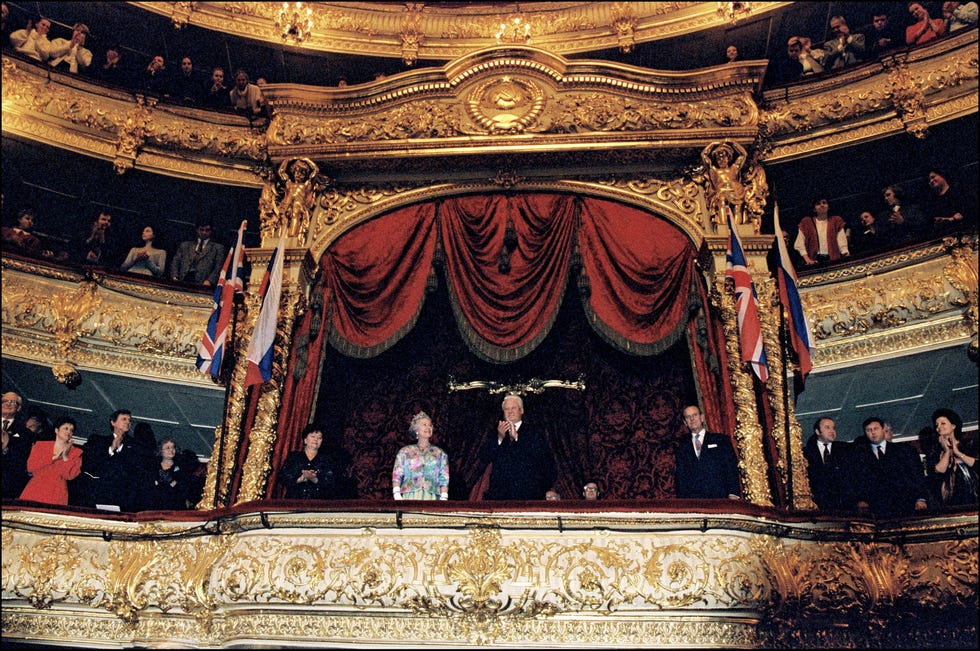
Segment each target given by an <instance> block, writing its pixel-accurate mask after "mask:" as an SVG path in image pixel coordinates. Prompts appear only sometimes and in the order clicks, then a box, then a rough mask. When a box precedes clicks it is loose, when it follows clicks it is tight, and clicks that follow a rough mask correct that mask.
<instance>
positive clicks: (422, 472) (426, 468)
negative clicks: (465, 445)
mask: <svg viewBox="0 0 980 651" xmlns="http://www.w3.org/2000/svg"><path fill="white" fill-rule="evenodd" d="M408 431H409V433H410V434H412V435H413V436H414V437H415V441H416V442H415V443H413V444H411V445H406V446H405V447H403V448H402V449H400V450H399V451H398V454H397V455H396V456H395V465H394V468H393V469H392V471H391V493H392V497H394V498H395V499H396V500H448V499H449V457H448V456H447V455H446V453H445V452H444V451H443V450H442V448H440V447H437V446H435V445H432V443H431V439H432V433H433V428H432V419H431V418H430V417H429V415H428V414H427V413H425V412H424V411H420V412H419V413H417V414H415V416H413V417H412V423H411V425H409V428H408Z"/></svg>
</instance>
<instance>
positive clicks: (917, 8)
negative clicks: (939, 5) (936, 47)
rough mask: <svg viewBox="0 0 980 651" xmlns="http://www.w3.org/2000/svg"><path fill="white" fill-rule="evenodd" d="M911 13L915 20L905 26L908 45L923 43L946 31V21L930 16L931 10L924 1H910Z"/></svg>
mask: <svg viewBox="0 0 980 651" xmlns="http://www.w3.org/2000/svg"><path fill="white" fill-rule="evenodd" d="M909 14H911V16H912V19H913V20H914V21H915V22H913V23H912V24H911V25H909V26H908V27H906V28H905V44H906V45H922V44H923V43H928V42H930V41H934V40H936V39H937V38H939V37H940V36H942V35H943V34H945V33H946V23H945V22H944V21H943V19H942V18H930V17H929V10H928V9H926V7H925V5H924V4H923V3H921V2H910V3H909Z"/></svg>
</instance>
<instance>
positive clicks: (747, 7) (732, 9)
mask: <svg viewBox="0 0 980 651" xmlns="http://www.w3.org/2000/svg"><path fill="white" fill-rule="evenodd" d="M715 13H717V14H718V16H719V17H721V18H724V19H726V20H728V22H730V23H732V24H733V25H734V24H735V23H737V22H738V21H739V20H741V19H742V18H747V17H748V15H749V14H750V13H752V3H751V2H719V3H718V8H717V9H716V10H715Z"/></svg>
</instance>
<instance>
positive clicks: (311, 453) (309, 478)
mask: <svg viewBox="0 0 980 651" xmlns="http://www.w3.org/2000/svg"><path fill="white" fill-rule="evenodd" d="M322 445H323V430H322V429H321V428H320V427H319V426H317V425H307V426H306V428H305V429H304V430H303V449H302V450H294V451H293V452H290V453H289V454H288V455H286V460H285V461H284V462H283V464H282V469H281V470H280V471H279V478H278V480H279V484H280V485H281V486H282V487H283V488H285V490H286V495H285V496H286V498H287V499H291V500H330V499H343V498H345V497H348V491H347V488H346V481H345V477H346V473H347V470H348V467H349V464H348V463H347V459H346V456H345V455H344V454H343V453H342V452H339V451H336V450H331V451H327V450H323V449H321V446H322Z"/></svg>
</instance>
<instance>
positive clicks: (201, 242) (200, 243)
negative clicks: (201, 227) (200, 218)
mask: <svg viewBox="0 0 980 651" xmlns="http://www.w3.org/2000/svg"><path fill="white" fill-rule="evenodd" d="M203 250H204V240H198V241H197V252H198V253H200V252H201V251H203Z"/></svg>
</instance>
